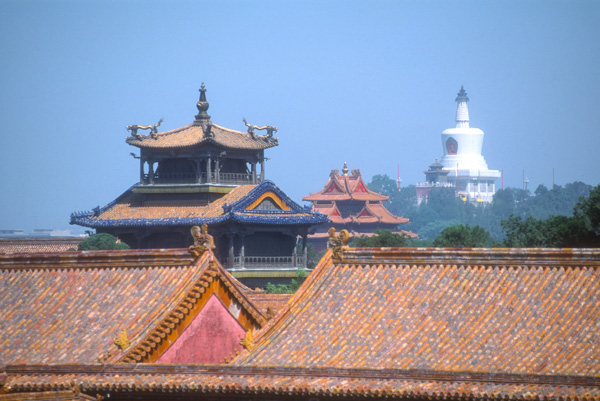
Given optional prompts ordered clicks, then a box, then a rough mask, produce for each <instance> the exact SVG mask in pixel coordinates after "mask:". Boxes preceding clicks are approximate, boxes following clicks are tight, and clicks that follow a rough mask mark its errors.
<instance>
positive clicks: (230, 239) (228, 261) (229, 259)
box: [227, 234, 234, 269]
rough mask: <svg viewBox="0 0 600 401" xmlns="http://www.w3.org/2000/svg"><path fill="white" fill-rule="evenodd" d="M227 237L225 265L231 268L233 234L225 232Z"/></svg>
mask: <svg viewBox="0 0 600 401" xmlns="http://www.w3.org/2000/svg"><path fill="white" fill-rule="evenodd" d="M227 239H228V240H229V254H228V255H227V266H228V268H229V269H233V262H234V254H233V234H227Z"/></svg>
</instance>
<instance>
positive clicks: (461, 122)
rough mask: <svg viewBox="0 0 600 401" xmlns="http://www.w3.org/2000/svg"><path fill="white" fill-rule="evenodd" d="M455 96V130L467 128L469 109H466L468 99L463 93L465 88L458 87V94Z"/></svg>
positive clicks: (465, 93)
mask: <svg viewBox="0 0 600 401" xmlns="http://www.w3.org/2000/svg"><path fill="white" fill-rule="evenodd" d="M457 95H458V96H456V99H455V101H456V128H469V108H468V107H467V102H468V101H469V98H468V97H467V92H465V87H464V86H462V85H461V86H460V92H458V93H457Z"/></svg>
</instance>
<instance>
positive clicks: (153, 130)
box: [126, 118, 163, 139]
mask: <svg viewBox="0 0 600 401" xmlns="http://www.w3.org/2000/svg"><path fill="white" fill-rule="evenodd" d="M162 122H163V119H162V118H161V119H160V120H159V121H158V123H156V124H154V125H138V124H134V125H128V126H127V128H126V129H127V131H131V136H133V137H135V138H136V139H142V136H141V135H140V134H138V130H139V129H142V130H144V129H149V130H150V136H151V137H152V138H154V139H156V138H158V127H159V126H160V124H161V123H162Z"/></svg>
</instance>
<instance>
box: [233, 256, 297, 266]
mask: <svg viewBox="0 0 600 401" xmlns="http://www.w3.org/2000/svg"><path fill="white" fill-rule="evenodd" d="M233 267H234V268H236V269H277V268H280V269H281V268H284V269H293V268H299V267H306V265H305V264H304V256H301V255H292V256H244V257H241V256H236V257H234V259H233Z"/></svg>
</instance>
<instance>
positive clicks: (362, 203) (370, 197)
mask: <svg viewBox="0 0 600 401" xmlns="http://www.w3.org/2000/svg"><path fill="white" fill-rule="evenodd" d="M348 172H349V170H348V166H347V165H346V163H344V168H343V169H342V174H340V171H339V170H337V169H336V170H331V173H330V174H329V180H327V183H326V184H325V186H324V187H323V189H322V190H321V191H319V192H316V193H311V194H310V195H308V196H305V197H303V198H302V200H304V201H309V202H312V210H313V211H315V212H319V213H323V214H326V215H327V216H329V218H330V219H331V224H329V225H321V226H319V228H318V229H317V232H316V233H315V234H313V235H311V236H310V240H311V243H313V244H314V245H315V246H316V247H317V248H323V247H324V246H325V244H326V241H327V238H328V233H327V230H328V229H329V228H330V227H331V226H333V227H334V228H335V229H336V230H343V229H345V230H348V232H349V233H350V235H352V236H363V235H365V236H370V235H373V233H374V232H375V231H377V230H388V231H392V232H399V231H400V230H399V229H398V226H399V225H400V224H404V223H408V219H407V218H404V217H399V216H395V215H393V214H392V213H391V212H390V211H389V210H387V209H386V207H385V206H384V204H383V202H384V201H387V200H389V197H388V196H385V195H382V194H380V193H377V192H374V191H371V190H369V189H368V188H367V185H366V184H365V182H364V181H363V179H362V176H361V173H360V170H358V169H356V170H352V172H351V174H348ZM403 233H405V234H407V235H409V236H415V235H414V234H413V233H410V232H403Z"/></svg>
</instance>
